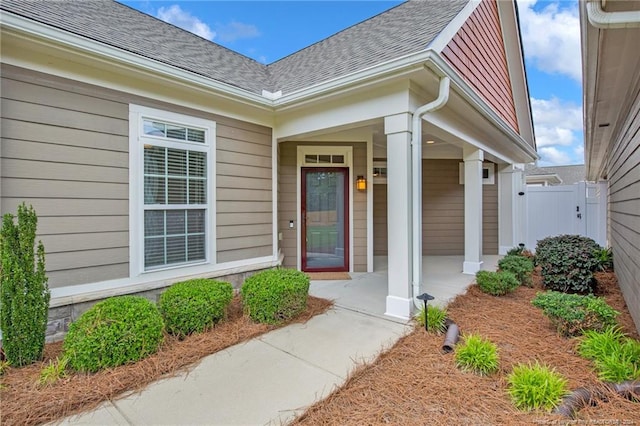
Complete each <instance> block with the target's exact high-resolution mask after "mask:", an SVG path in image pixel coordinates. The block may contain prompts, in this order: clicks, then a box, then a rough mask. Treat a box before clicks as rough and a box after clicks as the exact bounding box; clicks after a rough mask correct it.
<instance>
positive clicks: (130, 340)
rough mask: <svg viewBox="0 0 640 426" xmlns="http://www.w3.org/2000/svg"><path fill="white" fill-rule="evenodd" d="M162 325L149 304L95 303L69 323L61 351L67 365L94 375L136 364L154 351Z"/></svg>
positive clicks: (137, 300)
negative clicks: (67, 360) (96, 372)
mask: <svg viewBox="0 0 640 426" xmlns="http://www.w3.org/2000/svg"><path fill="white" fill-rule="evenodd" d="M163 329H164V324H163V322H162V316H161V315H160V312H159V311H158V308H157V307H156V305H155V304H154V303H153V302H150V301H148V300H147V299H144V298H142V297H139V296H118V297H112V298H110V299H106V300H103V301H102V302H99V303H96V304H95V305H94V306H93V307H91V308H90V309H89V310H87V311H86V312H85V313H83V314H82V315H81V316H80V318H78V319H77V320H76V321H74V322H73V323H71V325H70V326H69V332H68V333H67V335H66V336H65V339H64V343H63V348H64V353H65V356H67V357H68V358H69V365H70V366H71V367H72V368H73V369H75V370H78V371H86V372H95V371H98V370H100V369H103V368H109V367H116V366H118V365H123V364H126V363H130V362H135V361H138V360H140V359H142V358H144V357H145V356H147V355H150V354H152V353H154V352H156V351H157V350H158V348H159V347H160V344H161V343H162V338H163Z"/></svg>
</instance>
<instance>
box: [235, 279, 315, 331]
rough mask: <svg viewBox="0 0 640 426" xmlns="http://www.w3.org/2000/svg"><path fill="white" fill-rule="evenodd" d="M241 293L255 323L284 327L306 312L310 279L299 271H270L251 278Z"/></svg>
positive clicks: (246, 308)
mask: <svg viewBox="0 0 640 426" xmlns="http://www.w3.org/2000/svg"><path fill="white" fill-rule="evenodd" d="M240 293H241V295H242V301H243V303H244V309H245V312H246V313H247V314H248V315H249V317H250V318H251V319H252V320H254V321H256V322H260V323H266V324H280V323H282V322H285V321H288V320H290V319H292V318H294V317H295V316H297V315H299V314H300V313H301V312H302V311H304V310H305V309H306V307H307V297H308V295H309V276H308V275H306V274H305V273H303V272H300V271H297V270H295V269H286V268H278V269H269V270H266V271H262V272H258V273H257V274H255V275H252V276H251V277H249V278H247V279H246V280H245V282H244V284H243V285H242V289H241V290H240Z"/></svg>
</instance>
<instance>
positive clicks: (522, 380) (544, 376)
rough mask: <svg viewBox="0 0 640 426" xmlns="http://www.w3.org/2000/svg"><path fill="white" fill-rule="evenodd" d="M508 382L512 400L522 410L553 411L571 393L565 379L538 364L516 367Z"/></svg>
mask: <svg viewBox="0 0 640 426" xmlns="http://www.w3.org/2000/svg"><path fill="white" fill-rule="evenodd" d="M507 382H508V384H509V387H508V392H509V395H510V396H511V400H512V401H513V404H514V405H515V406H516V407H517V408H518V409H520V410H537V409H543V410H547V411H551V410H552V409H553V408H554V407H556V406H557V405H558V404H559V403H560V401H562V398H563V397H564V396H566V395H567V394H568V393H569V391H568V388H567V380H566V379H565V378H564V377H562V376H561V375H560V374H558V373H556V372H555V371H554V370H553V369H551V368H549V367H547V366H544V365H540V364H538V363H537V362H536V363H535V364H529V365H524V364H518V365H516V366H514V367H513V371H512V372H511V374H509V376H508V377H507Z"/></svg>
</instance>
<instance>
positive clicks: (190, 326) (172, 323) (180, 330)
mask: <svg viewBox="0 0 640 426" xmlns="http://www.w3.org/2000/svg"><path fill="white" fill-rule="evenodd" d="M231 299H233V287H232V286H231V284H229V283H227V282H223V281H215V280H210V279H206V278H197V279H193V280H188V281H183V282H179V283H176V284H173V285H172V286H171V287H169V288H168V289H167V290H166V291H165V292H164V293H162V294H161V295H160V300H159V301H158V309H159V310H160V313H161V314H162V317H163V318H164V323H165V327H166V330H167V332H169V333H170V334H173V335H176V336H178V337H179V338H184V337H186V336H188V335H189V334H192V333H201V332H203V331H205V330H207V329H209V328H211V327H213V325H214V324H215V323H217V322H219V321H220V320H222V319H223V318H225V316H226V313H227V307H228V306H229V303H231Z"/></svg>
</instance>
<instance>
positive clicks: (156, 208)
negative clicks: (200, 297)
mask: <svg viewBox="0 0 640 426" xmlns="http://www.w3.org/2000/svg"><path fill="white" fill-rule="evenodd" d="M132 108H133V106H132ZM139 109H141V111H140V113H139V114H138V115H137V120H136V121H137V124H138V128H137V130H138V138H137V144H136V147H135V149H137V150H140V151H142V152H141V154H139V159H140V162H141V163H142V164H141V166H142V167H141V169H142V176H139V181H140V182H139V184H138V185H140V187H141V193H140V194H139V195H140V197H139V198H140V199H141V200H138V203H140V204H141V208H140V211H139V214H140V215H141V216H142V217H141V220H140V221H139V222H138V223H140V224H141V230H140V231H139V232H140V242H141V244H140V245H141V250H140V251H141V259H140V260H139V263H140V264H141V269H142V270H143V271H152V270H157V269H163V268H167V267H172V266H180V265H189V264H194V263H204V262H206V261H207V260H208V259H209V258H210V256H211V253H210V251H211V250H210V245H209V244H208V241H209V240H210V239H211V238H213V237H212V236H211V235H210V233H211V230H212V226H211V225H210V220H209V218H210V217H211V216H212V215H213V212H212V211H211V210H212V205H213V200H212V199H211V198H212V197H211V187H212V183H211V170H210V169H211V168H212V166H213V164H214V161H213V158H212V155H211V152H212V145H213V132H214V130H215V123H213V122H207V121H204V120H201V119H195V118H193V119H192V118H190V117H183V116H178V115H176V114H171V113H166V112H162V111H156V110H149V109H147V108H142V107H139ZM173 120H175V121H173ZM182 121H184V122H185V124H183V123H182ZM189 121H190V122H189ZM132 184H133V182H132ZM132 202H136V201H135V200H132ZM132 232H135V231H132Z"/></svg>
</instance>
